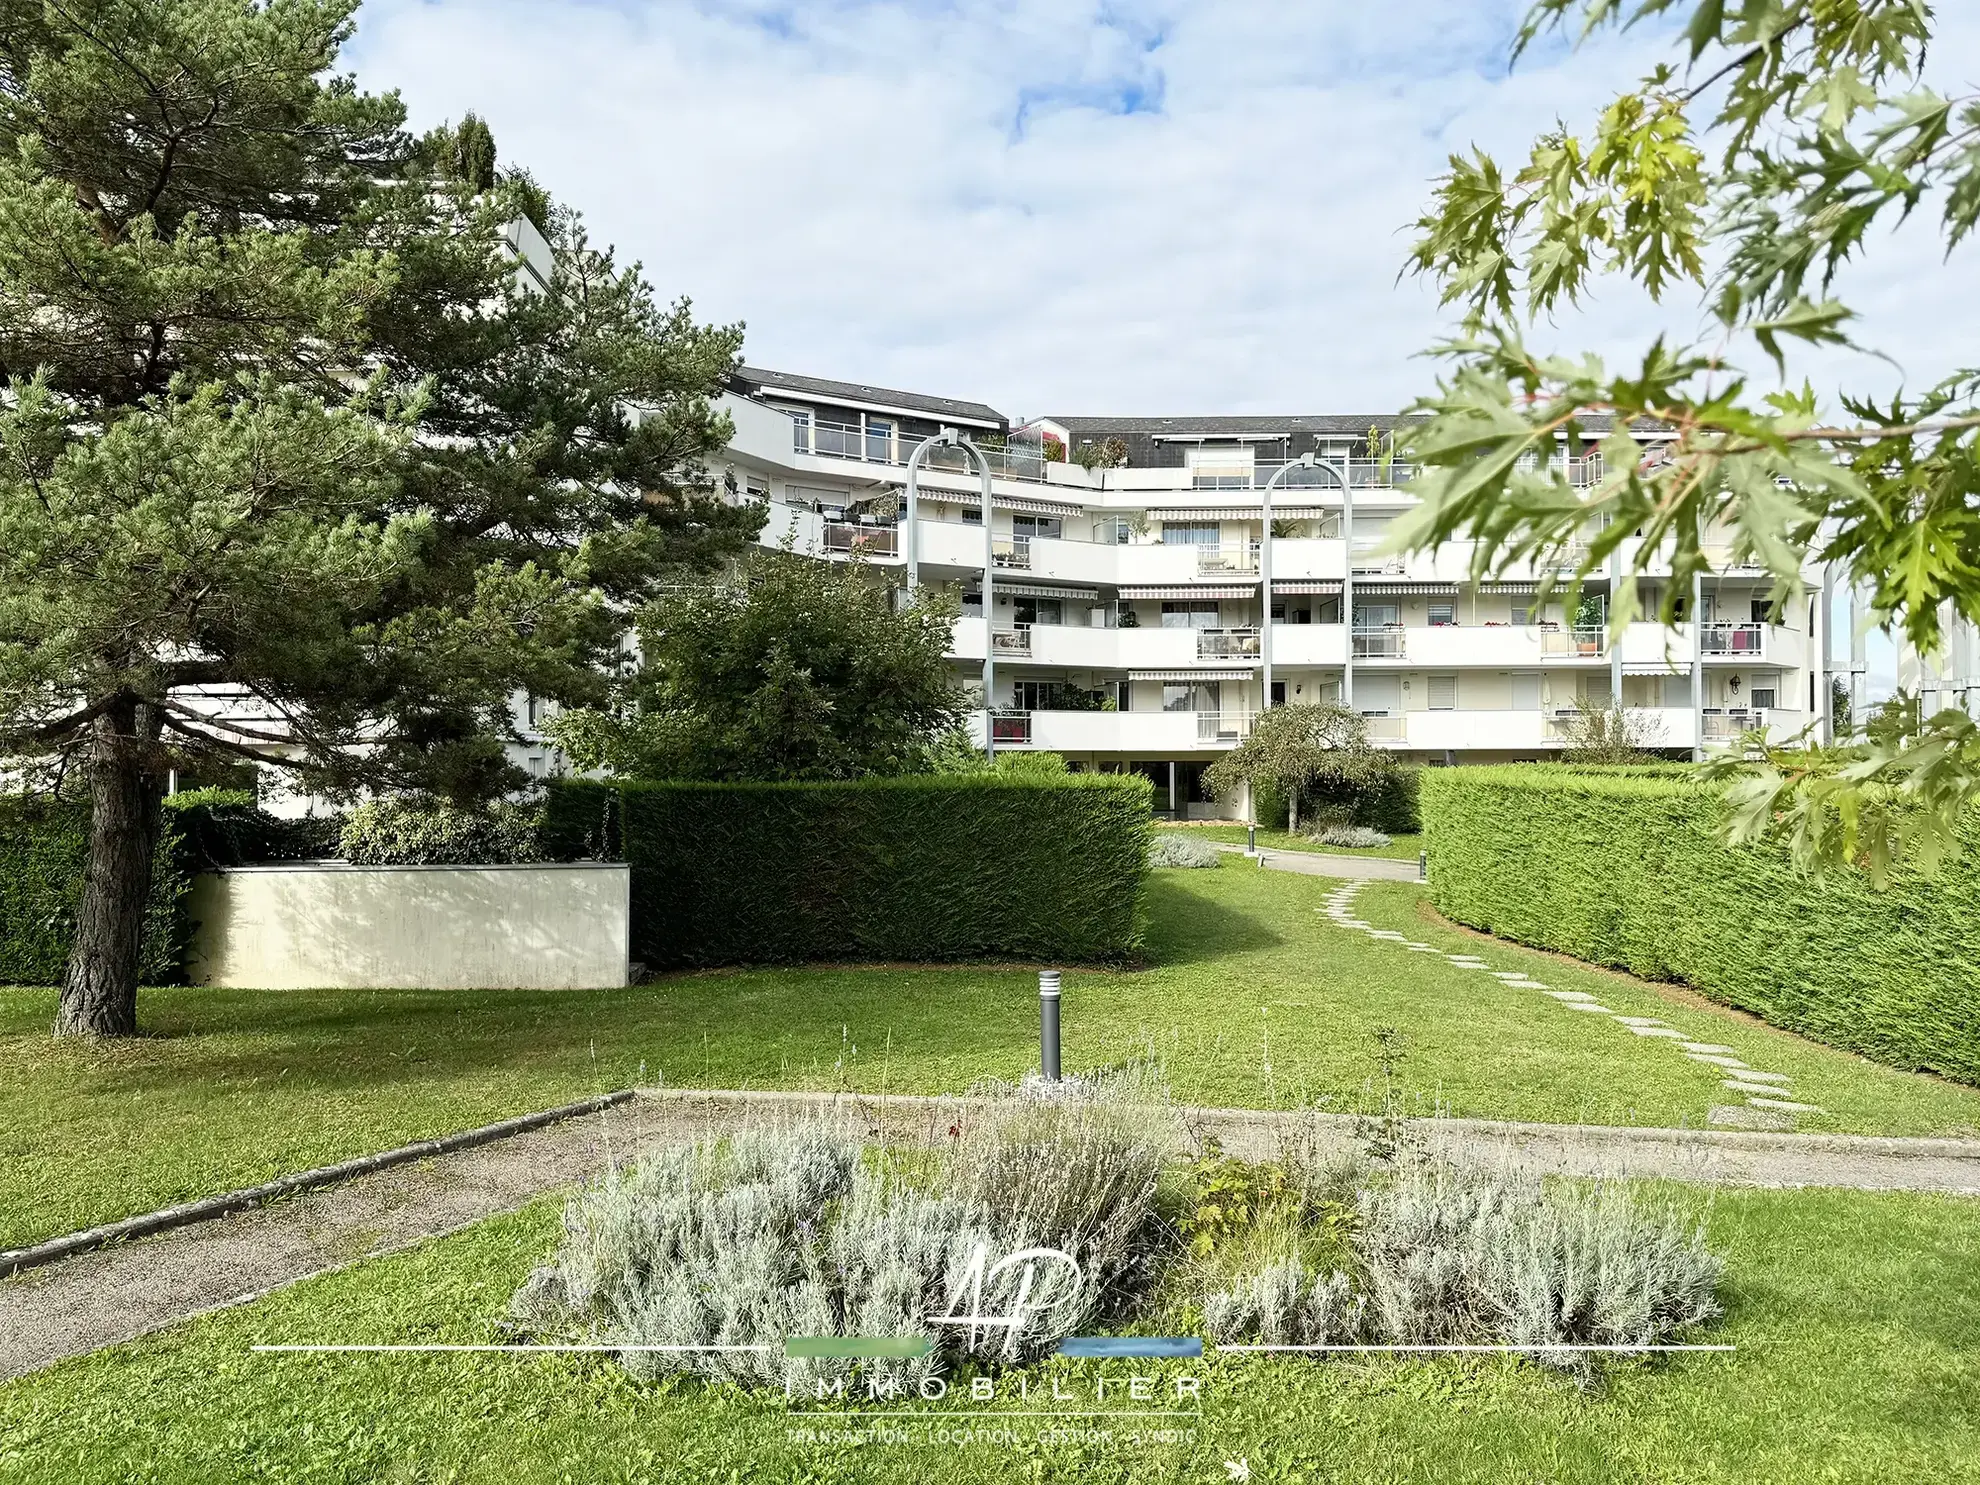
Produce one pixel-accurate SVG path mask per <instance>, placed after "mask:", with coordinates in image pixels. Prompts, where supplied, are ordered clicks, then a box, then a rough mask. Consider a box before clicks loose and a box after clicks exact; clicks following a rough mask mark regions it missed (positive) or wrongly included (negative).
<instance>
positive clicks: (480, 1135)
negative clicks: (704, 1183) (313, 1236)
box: [0, 1088, 633, 1279]
mask: <svg viewBox="0 0 1980 1485" xmlns="http://www.w3.org/2000/svg"><path fill="white" fill-rule="evenodd" d="M632 1097H633V1090H632V1089H630V1088H621V1089H620V1090H619V1091H618V1092H616V1093H605V1094H600V1095H599V1096H598V1097H596V1098H586V1099H581V1100H579V1101H578V1102H577V1103H567V1104H560V1105H559V1106H558V1107H556V1108H554V1109H543V1110H541V1111H539V1112H537V1113H534V1114H519V1115H517V1116H516V1117H515V1118H513V1119H499V1120H497V1121H496V1122H495V1123H493V1124H484V1125H482V1126H481V1127H480V1128H478V1129H466V1130H462V1131H461V1132H460V1133H459V1134H449V1135H443V1136H441V1137H440V1138H439V1139H433V1140H418V1141H416V1142H414V1143H413V1144H410V1145H400V1146H399V1147H398V1148H397V1149H395V1150H382V1151H380V1152H379V1153H378V1154H376V1155H360V1156H358V1157H357V1158H356V1159H354V1160H344V1161H339V1162H338V1163H337V1164H335V1165H321V1166H318V1167H316V1168H315V1169H314V1170H306V1171H298V1172H297V1173H296V1174H294V1175H289V1176H278V1177H276V1178H275V1179H274V1180H272V1181H267V1182H264V1183H263V1184H261V1185H259V1186H246V1187H243V1188H241V1189H240V1190H238V1191H224V1192H222V1193H220V1194H219V1195H218V1196H203V1197H201V1198H200V1199H199V1200H198V1201H189V1202H183V1203H181V1204H180V1205H178V1206H175V1207H161V1208H160V1209H159V1210H157V1211H155V1212H146V1213H144V1214H142V1215H141V1216H136V1217H126V1218H124V1219H123V1220H122V1221H120V1222H108V1223H105V1224H104V1225H103V1226H101V1227H89V1228H85V1229H84V1230H83V1231H81V1232H71V1233H65V1234H63V1235H62V1236H61V1237H56V1238H50V1239H48V1240H47V1241H46V1242H42V1243H36V1244H35V1245H34V1246H33V1247H30V1248H14V1249H10V1250H8V1251H6V1252H0V1279H5V1278H9V1277H11V1276H12V1275H14V1274H18V1273H21V1272H23V1271H24V1270H27V1269H31V1268H41V1267H43V1266H45V1265H47V1264H50V1263H55V1262H57V1261H58V1260H60V1259H63V1258H70V1257H73V1256H74V1255H76V1254H78V1253H86V1252H88V1251H89V1250H90V1249H92V1248H101V1247H103V1246H105V1245H106V1244H109V1243H114V1242H119V1241H122V1240H124V1239H127V1238H139V1237H149V1236H151V1235H152V1234H153V1233H159V1232H170V1231H171V1230H172V1229H173V1228H176V1227H190V1226H191V1225H192V1224H194V1223H195V1222H207V1221H211V1220H212V1219H213V1218H215V1217H224V1216H227V1215H228V1214H229V1213H232V1212H239V1211H245V1210H247V1209H248V1208H249V1207H257V1206H260V1205H261V1204H262V1203H264V1202H269V1201H275V1200H278V1199H279V1198H281V1197H284V1196H294V1195H297V1194H298V1193H300V1192H304V1191H314V1190H316V1189H317V1188H318V1187H321V1186H334V1185H336V1184H337V1183H338V1182H339V1181H348V1180H350V1179H351V1178H352V1177H353V1176H362V1175H369V1174H370V1173H371V1172H373V1171H380V1170H387V1169H390V1168H391V1167H392V1166H395V1165H408V1164H411V1163H412V1162H413V1161H415V1160H426V1159H430V1158H431V1157H433V1156H435V1155H446V1154H449V1153H451V1152H452V1151H455V1150H471V1149H473V1148H474V1147H475V1146H477V1145H487V1144H493V1143H494V1142H495V1141H496V1140H501V1139H508V1138H509V1137H510V1136H512V1135H518V1134H528V1133H529V1132H530V1131H531V1130H534V1129H541V1128H543V1127H544V1126H545V1125H548V1124H555V1123H558V1122H560V1121H561V1120H564V1119H573V1118H576V1117H578V1116H579V1115H581V1114H595V1113H598V1112H600V1111H602V1110H604V1109H609V1108H611V1107H613V1106H614V1105H616V1104H621V1103H625V1102H626V1101H627V1100H629V1099H630V1098H632Z"/></svg>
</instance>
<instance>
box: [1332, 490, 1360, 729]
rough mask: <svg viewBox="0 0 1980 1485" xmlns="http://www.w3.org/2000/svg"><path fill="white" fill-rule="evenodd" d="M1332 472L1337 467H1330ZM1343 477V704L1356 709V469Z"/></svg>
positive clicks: (1351, 709) (1350, 709) (1350, 708)
mask: <svg viewBox="0 0 1980 1485" xmlns="http://www.w3.org/2000/svg"><path fill="white" fill-rule="evenodd" d="M1327 467H1328V468H1329V469H1332V468H1333V467H1334V466H1333V465H1331V464H1329V465H1328V466H1327ZM1340 475H1341V552H1342V557H1343V561H1342V563H1341V630H1342V632H1343V633H1344V634H1346V635H1347V653H1346V654H1344V655H1343V656H1342V657H1341V705H1342V706H1344V707H1346V708H1347V709H1348V710H1349V711H1353V710H1354V479H1353V475H1354V468H1353V466H1352V465H1351V464H1345V463H1344V464H1343V465H1342V466H1341V470H1340Z"/></svg>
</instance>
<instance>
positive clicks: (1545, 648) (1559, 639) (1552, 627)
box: [1540, 624, 1609, 660]
mask: <svg viewBox="0 0 1980 1485" xmlns="http://www.w3.org/2000/svg"><path fill="white" fill-rule="evenodd" d="M1540 653H1541V654H1543V655H1552V656H1563V655H1565V656H1568V657H1571V658H1573V659H1577V660H1598V659H1600V658H1601V657H1602V656H1604V655H1606V654H1608V653H1609V631H1608V630H1607V629H1605V628H1603V627H1602V626H1601V625H1600V624H1576V625H1574V626H1573V627H1571V628H1567V629H1563V628H1562V627H1561V626H1560V625H1558V624H1544V625H1542V626H1541V629H1540Z"/></svg>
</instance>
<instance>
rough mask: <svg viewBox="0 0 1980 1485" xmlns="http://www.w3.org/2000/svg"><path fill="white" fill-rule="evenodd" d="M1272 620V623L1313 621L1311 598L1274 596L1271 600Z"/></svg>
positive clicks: (1308, 622)
mask: <svg viewBox="0 0 1980 1485" xmlns="http://www.w3.org/2000/svg"><path fill="white" fill-rule="evenodd" d="M1272 622H1273V623H1274V624H1311V623H1312V622H1313V600H1312V599H1310V598H1293V599H1285V598H1276V599H1274V600H1273V601H1272Z"/></svg>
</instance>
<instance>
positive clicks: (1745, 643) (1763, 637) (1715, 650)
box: [1698, 624, 1767, 659]
mask: <svg viewBox="0 0 1980 1485" xmlns="http://www.w3.org/2000/svg"><path fill="white" fill-rule="evenodd" d="M1766 647H1767V626H1766V625H1764V624H1703V625H1700V626H1699V630H1698V652H1699V653H1700V654H1701V655H1745V656H1751V657H1752V658H1754V659H1758V658H1759V657H1760V655H1761V653H1762V652H1763V651H1764V650H1765V649H1766Z"/></svg>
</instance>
